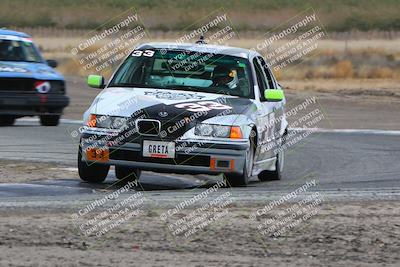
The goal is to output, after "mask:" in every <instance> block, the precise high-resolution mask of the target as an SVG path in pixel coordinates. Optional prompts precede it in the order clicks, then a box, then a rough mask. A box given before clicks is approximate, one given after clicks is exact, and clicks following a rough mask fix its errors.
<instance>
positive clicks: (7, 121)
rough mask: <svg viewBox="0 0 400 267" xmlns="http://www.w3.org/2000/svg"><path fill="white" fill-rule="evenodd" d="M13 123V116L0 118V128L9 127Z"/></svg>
mask: <svg viewBox="0 0 400 267" xmlns="http://www.w3.org/2000/svg"><path fill="white" fill-rule="evenodd" d="M14 123H15V117H13V116H0V126H11V125H14Z"/></svg>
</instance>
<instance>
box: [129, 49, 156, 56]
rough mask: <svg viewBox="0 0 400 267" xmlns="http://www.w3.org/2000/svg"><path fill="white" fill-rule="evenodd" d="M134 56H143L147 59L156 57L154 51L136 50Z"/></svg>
mask: <svg viewBox="0 0 400 267" xmlns="http://www.w3.org/2000/svg"><path fill="white" fill-rule="evenodd" d="M132 56H133V57H141V56H145V57H152V56H154V51H153V50H145V51H142V50H135V51H133V52H132Z"/></svg>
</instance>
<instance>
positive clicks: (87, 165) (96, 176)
mask: <svg viewBox="0 0 400 267" xmlns="http://www.w3.org/2000/svg"><path fill="white" fill-rule="evenodd" d="M109 170H110V166H108V165H101V164H98V163H93V162H86V161H82V149H81V148H79V152H78V172H79V177H80V178H81V179H82V180H83V181H85V182H89V183H102V182H103V181H104V180H105V179H106V177H107V175H108V171H109Z"/></svg>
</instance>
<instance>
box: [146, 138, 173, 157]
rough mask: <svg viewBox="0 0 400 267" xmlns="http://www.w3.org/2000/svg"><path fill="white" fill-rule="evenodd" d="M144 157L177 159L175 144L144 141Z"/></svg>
mask: <svg viewBox="0 0 400 267" xmlns="http://www.w3.org/2000/svg"><path fill="white" fill-rule="evenodd" d="M143 157H151V158H175V143H174V142H162V141H148V140H144V141H143Z"/></svg>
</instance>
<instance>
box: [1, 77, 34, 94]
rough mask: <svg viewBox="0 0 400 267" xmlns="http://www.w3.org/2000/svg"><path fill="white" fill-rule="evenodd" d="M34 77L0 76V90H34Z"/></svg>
mask: <svg viewBox="0 0 400 267" xmlns="http://www.w3.org/2000/svg"><path fill="white" fill-rule="evenodd" d="M34 81H35V80H34V79H26V78H0V91H13V92H32V91H33V83H34Z"/></svg>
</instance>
